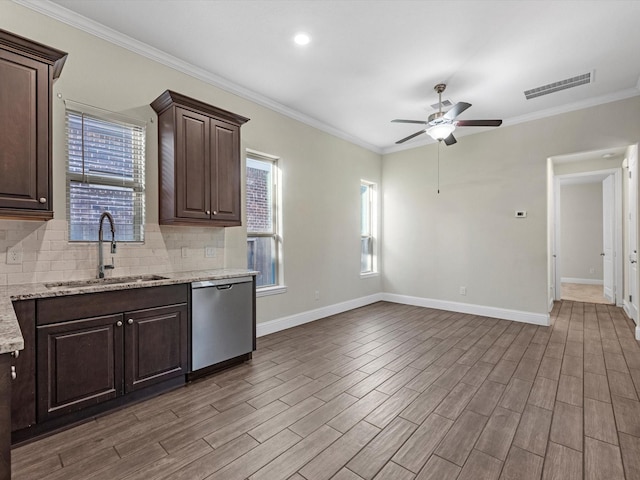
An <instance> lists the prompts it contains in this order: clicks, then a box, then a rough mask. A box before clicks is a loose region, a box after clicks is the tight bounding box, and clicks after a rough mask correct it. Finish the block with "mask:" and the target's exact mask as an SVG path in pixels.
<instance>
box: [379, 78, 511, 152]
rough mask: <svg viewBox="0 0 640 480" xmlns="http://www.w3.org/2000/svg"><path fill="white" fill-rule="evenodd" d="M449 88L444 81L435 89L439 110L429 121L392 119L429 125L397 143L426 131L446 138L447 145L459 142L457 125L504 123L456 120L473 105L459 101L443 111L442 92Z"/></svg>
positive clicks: (440, 139) (498, 121) (492, 125)
mask: <svg viewBox="0 0 640 480" xmlns="http://www.w3.org/2000/svg"><path fill="white" fill-rule="evenodd" d="M446 88H447V86H446V85H445V84H444V83H438V84H437V85H436V86H435V87H433V89H434V90H435V91H436V93H437V94H438V111H437V112H435V113H432V114H431V115H429V118H427V121H424V120H402V119H395V120H391V121H392V122H396V123H417V124H421V125H427V128H424V129H423V130H420V131H419V132H416V133H413V134H411V135H409V136H408V137H405V138H403V139H401V140H398V141H397V142H396V144H400V143H404V142H406V141H407V140H411V139H412V138H414V137H417V136H418V135H420V134H422V133H426V134H427V135H429V136H430V137H431V138H433V139H434V140H437V141H438V142H441V141H443V140H444V143H445V144H446V145H453V144H454V143H456V142H457V140H456V138H455V137H454V136H453V132H454V131H455V129H456V127H499V126H500V125H502V120H456V118H457V117H458V115H460V114H461V113H462V112H464V111H465V110H466V109H467V108H469V107H470V106H471V104H470V103H467V102H458V103H456V104H455V105H454V106H453V107H451V108H450V109H449V110H447V111H446V112H443V111H442V105H443V103H442V92H444V90H445V89H446Z"/></svg>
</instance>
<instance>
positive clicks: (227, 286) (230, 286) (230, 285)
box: [216, 283, 234, 290]
mask: <svg viewBox="0 0 640 480" xmlns="http://www.w3.org/2000/svg"><path fill="white" fill-rule="evenodd" d="M233 285H234V284H233V283H227V284H226V285H217V286H216V288H217V289H218V290H231V289H232V288H233Z"/></svg>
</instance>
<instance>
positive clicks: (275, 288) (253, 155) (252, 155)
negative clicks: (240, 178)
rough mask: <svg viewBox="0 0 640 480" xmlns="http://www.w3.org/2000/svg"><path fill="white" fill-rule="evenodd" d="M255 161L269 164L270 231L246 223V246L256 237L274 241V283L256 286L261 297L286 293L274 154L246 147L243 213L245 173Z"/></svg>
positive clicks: (277, 165) (278, 172)
mask: <svg viewBox="0 0 640 480" xmlns="http://www.w3.org/2000/svg"><path fill="white" fill-rule="evenodd" d="M250 160H253V161H257V162H264V163H269V164H270V165H271V192H270V193H271V227H272V229H271V231H269V232H250V231H249V229H248V221H247V222H246V225H247V232H246V233H247V248H248V245H249V242H251V241H255V239H257V238H270V239H273V241H274V247H273V248H274V255H275V258H274V269H275V273H274V277H275V282H276V283H275V284H271V285H264V286H256V296H257V297H262V296H267V295H276V294H280V293H286V291H287V287H286V285H285V283H284V262H283V248H282V244H283V242H282V202H281V201H280V199H281V198H282V190H281V188H282V187H281V185H282V182H281V170H280V158H279V157H277V156H274V155H270V154H267V153H263V152H258V151H256V150H252V149H246V158H245V195H244V197H245V213H246V215H248V208H246V201H247V190H248V189H247V181H246V173H247V168H249V161H250Z"/></svg>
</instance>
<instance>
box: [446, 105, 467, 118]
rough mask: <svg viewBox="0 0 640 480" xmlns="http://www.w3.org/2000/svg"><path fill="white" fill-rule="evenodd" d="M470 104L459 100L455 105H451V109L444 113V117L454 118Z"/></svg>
mask: <svg viewBox="0 0 640 480" xmlns="http://www.w3.org/2000/svg"><path fill="white" fill-rule="evenodd" d="M470 106H471V104H470V103H467V102H458V103H456V104H455V105H454V106H453V107H451V108H450V109H449V111H447V113H445V114H444V118H446V119H448V120H453V119H454V118H456V117H457V116H458V115H460V114H461V113H462V112H464V111H465V110H466V109H467V108H469V107H470Z"/></svg>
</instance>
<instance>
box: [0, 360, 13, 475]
mask: <svg viewBox="0 0 640 480" xmlns="http://www.w3.org/2000/svg"><path fill="white" fill-rule="evenodd" d="M11 363H12V362H11V356H10V355H9V354H8V353H4V354H2V355H0V478H2V479H10V478H11V429H10V428H9V427H10V425H11V387H12V385H11Z"/></svg>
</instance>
